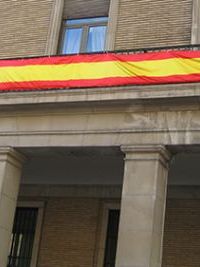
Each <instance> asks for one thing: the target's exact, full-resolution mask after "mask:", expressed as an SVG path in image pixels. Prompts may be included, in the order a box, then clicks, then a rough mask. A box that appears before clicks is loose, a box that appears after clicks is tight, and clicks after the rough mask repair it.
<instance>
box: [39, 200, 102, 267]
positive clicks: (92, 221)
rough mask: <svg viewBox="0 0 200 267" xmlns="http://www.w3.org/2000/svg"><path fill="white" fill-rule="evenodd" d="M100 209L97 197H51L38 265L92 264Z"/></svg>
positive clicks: (86, 266)
mask: <svg viewBox="0 0 200 267" xmlns="http://www.w3.org/2000/svg"><path fill="white" fill-rule="evenodd" d="M98 212H99V201H98V200H97V199H87V198H86V199H79V198H76V199H71V198H65V199H50V200H49V201H48V202H47V206H46V212H45V217H44V225H43V230H42V240H41V246H40V253H39V262H38V267H56V266H58V267H92V266H93V261H94V253H95V241H96V233H97V224H98Z"/></svg>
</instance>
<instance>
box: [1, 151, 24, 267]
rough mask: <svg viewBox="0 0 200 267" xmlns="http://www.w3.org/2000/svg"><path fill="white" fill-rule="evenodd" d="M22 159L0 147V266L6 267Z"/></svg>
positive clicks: (17, 154)
mask: <svg viewBox="0 0 200 267" xmlns="http://www.w3.org/2000/svg"><path fill="white" fill-rule="evenodd" d="M23 161H24V157H23V156H22V155H21V154H20V153H18V152H17V151H15V150H14V149H12V148H10V147H0V266H1V267H6V266H7V260H8V253H9V246H10V240H11V233H12V227H13V220H14V214H15V208H16V203H17V196H18V191H19V184H20V176H21V169H22V163H23Z"/></svg>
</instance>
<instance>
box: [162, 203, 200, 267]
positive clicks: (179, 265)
mask: <svg viewBox="0 0 200 267" xmlns="http://www.w3.org/2000/svg"><path fill="white" fill-rule="evenodd" d="M199 266H200V199H196V200H190V199H183V200H181V199H179V200H178V199H169V200H168V201H167V210H166V220H165V235H164V247H163V267H199Z"/></svg>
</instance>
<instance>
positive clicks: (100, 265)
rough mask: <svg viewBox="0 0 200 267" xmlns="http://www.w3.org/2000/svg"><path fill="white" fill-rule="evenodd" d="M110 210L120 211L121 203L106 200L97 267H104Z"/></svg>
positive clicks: (103, 209) (101, 223)
mask: <svg viewBox="0 0 200 267" xmlns="http://www.w3.org/2000/svg"><path fill="white" fill-rule="evenodd" d="M110 210H119V211H120V203H119V202H106V203H104V204H103V208H102V218H101V222H100V226H99V227H100V236H99V241H98V247H97V252H96V253H97V254H96V257H97V267H104V258H105V250H106V238H107V228H108V220H109V211H110Z"/></svg>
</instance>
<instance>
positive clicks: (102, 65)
mask: <svg viewBox="0 0 200 267" xmlns="http://www.w3.org/2000/svg"><path fill="white" fill-rule="evenodd" d="M184 82H200V51H167V52H151V53H145V54H114V53H107V54H106V53H105V54H88V55H71V56H53V57H40V58H26V59H10V60H9V59H6V60H0V91H9V90H41V89H64V88H86V87H105V86H122V85H150V84H164V83H184Z"/></svg>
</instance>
